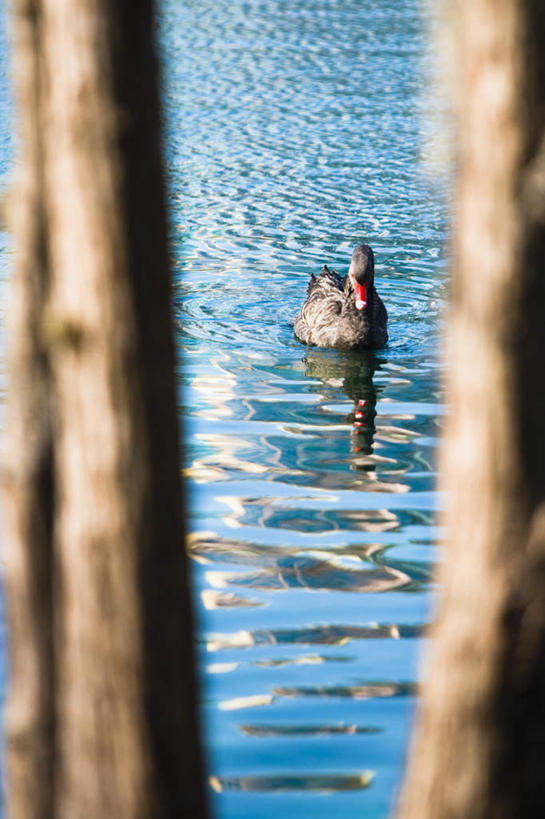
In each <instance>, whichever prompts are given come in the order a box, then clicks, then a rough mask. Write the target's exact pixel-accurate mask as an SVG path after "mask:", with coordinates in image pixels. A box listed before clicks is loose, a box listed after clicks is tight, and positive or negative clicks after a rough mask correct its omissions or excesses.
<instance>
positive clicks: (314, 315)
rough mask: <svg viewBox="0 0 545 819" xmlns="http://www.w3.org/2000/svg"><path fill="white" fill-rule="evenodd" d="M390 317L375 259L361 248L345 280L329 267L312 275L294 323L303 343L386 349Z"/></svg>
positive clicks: (365, 247)
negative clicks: (379, 289) (377, 278)
mask: <svg viewBox="0 0 545 819" xmlns="http://www.w3.org/2000/svg"><path fill="white" fill-rule="evenodd" d="M387 321H388V314H387V312H386V308H385V307H384V304H383V303H382V299H381V298H380V296H379V294H378V293H377V291H376V290H375V258H374V256H373V251H372V250H371V248H370V247H369V245H359V246H358V247H357V248H356V249H355V250H354V252H353V254H352V261H351V262H350V267H349V269H348V274H347V275H346V276H345V277H344V278H343V277H342V276H339V274H338V273H337V272H336V271H335V270H329V268H328V267H327V265H324V268H323V270H322V272H321V274H320V276H319V277H318V278H316V276H314V275H311V278H310V282H309V285H308V290H307V298H306V301H305V303H304V304H303V306H302V308H301V312H300V313H299V315H298V316H297V318H296V319H295V321H294V324H293V331H294V333H295V335H296V337H297V338H298V339H299V341H302V342H304V344H311V345H314V346H316V347H337V348H340V349H344V350H349V349H357V348H362V347H372V348H377V347H382V346H383V345H384V344H386V342H387V341H388V331H387V329H386V324H387Z"/></svg>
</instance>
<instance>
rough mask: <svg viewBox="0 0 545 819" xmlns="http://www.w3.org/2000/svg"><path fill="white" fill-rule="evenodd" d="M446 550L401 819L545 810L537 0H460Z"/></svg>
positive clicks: (543, 140)
mask: <svg viewBox="0 0 545 819" xmlns="http://www.w3.org/2000/svg"><path fill="white" fill-rule="evenodd" d="M453 19H454V23H455V28H456V37H457V62H456V67H457V70H458V71H459V75H460V87H459V91H460V94H459V103H458V150H459V156H458V191H457V213H456V231H455V239H454V260H455V261H454V271H453V294H452V307H451V316H450V333H449V344H448V363H449V384H448V387H449V400H450V403H451V405H452V411H451V413H450V416H449V419H448V422H447V428H446V432H445V439H444V442H443V452H442V475H443V486H444V488H446V489H447V491H448V493H449V496H448V511H447V513H446V524H447V531H448V541H447V549H446V551H447V555H446V560H445V563H444V565H443V566H442V568H441V571H440V581H441V586H442V598H441V600H440V607H439V616H438V619H437V623H436V625H435V627H434V630H433V634H432V637H433V639H432V645H431V649H430V656H429V658H428V662H427V666H426V669H425V671H426V673H425V675H424V676H425V681H426V682H425V686H424V692H423V701H422V704H421V706H420V709H419V714H418V720H417V730H416V733H415V738H414V741H413V747H412V749H411V756H410V762H409V769H408V777H407V781H406V785H405V789H404V793H403V794H402V801H401V810H400V815H401V817H403V819H432V818H433V819H461V817H464V819H484V818H485V817H486V819H492V817H494V819H501V818H502V817H505V819H508V817H509V819H512V817H515V816H516V817H535V816H541V815H543V814H544V813H545V791H544V790H543V780H544V778H545V435H544V432H543V423H544V419H545V383H544V373H545V48H544V45H543V44H544V43H545V7H544V6H543V4H541V3H539V2H538V0H462V2H460V3H458V4H456V12H455V13H454V17H453Z"/></svg>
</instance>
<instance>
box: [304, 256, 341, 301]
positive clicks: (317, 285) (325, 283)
mask: <svg viewBox="0 0 545 819" xmlns="http://www.w3.org/2000/svg"><path fill="white" fill-rule="evenodd" d="M343 285H344V279H343V278H342V276H339V274H338V273H337V271H336V270H330V269H329V267H328V266H327V265H326V264H324V266H323V268H322V272H321V273H320V275H319V276H318V277H316V276H315V275H314V273H313V274H312V275H311V277H310V281H309V283H308V288H307V295H309V296H310V294H311V293H312V292H313V291H315V290H318V291H320V292H321V293H322V295H324V296H325V295H326V294H327V292H328V291H336V290H339V291H341V292H342V290H343Z"/></svg>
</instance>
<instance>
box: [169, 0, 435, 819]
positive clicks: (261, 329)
mask: <svg viewBox="0 0 545 819" xmlns="http://www.w3.org/2000/svg"><path fill="white" fill-rule="evenodd" d="M419 10H420V9H419V5H418V3H417V2H416V0H401V2H397V1H396V2H393V0H370V2H368V3H367V4H366V5H365V12H364V11H363V9H362V6H361V3H359V2H357V0H348V2H342V3H341V2H335V0H310V2H305V3H290V2H288V1H287V0H249V1H248V2H238V0H235V1H234V2H231V3H229V4H227V3H224V2H219V3H217V2H211V0H200V1H199V3H196V2H191V0H186V2H183V3H181V4H180V3H175V2H174V0H165V3H164V5H163V17H162V43H163V56H164V62H165V67H166V81H165V99H166V114H167V127H168V140H167V143H168V170H169V178H170V205H171V214H172V237H173V252H174V263H175V269H176V274H177V278H176V287H175V301H176V308H177V318H178V320H179V322H180V333H179V344H180V349H181V350H182V351H183V355H184V372H183V386H182V382H181V389H182V391H181V400H182V402H183V407H184V410H183V411H184V414H185V420H186V428H185V432H186V439H187V460H186V470H185V471H186V475H187V477H188V483H189V489H190V498H191V512H192V518H191V526H190V528H191V536H190V538H189V549H190V553H191V555H192V557H193V558H194V561H193V565H194V569H195V586H196V599H197V603H198V606H199V618H200V648H201V663H202V666H201V667H202V675H203V684H204V694H203V713H204V719H205V725H206V732H207V751H208V761H209V774H210V786H211V788H212V790H213V793H214V796H213V805H214V812H215V815H216V816H218V817H222V819H227V817H233V819H234V817H236V818H237V819H242V818H243V817H248V818H250V817H252V819H266V818H267V817H274V818H275V819H276V817H279V816H281V815H283V816H294V815H296V812H298V811H304V813H305V815H309V816H312V817H328V819H331V817H337V816H343V817H352V816H354V817H355V816H363V815H365V816H367V817H383V816H386V815H387V813H388V810H389V807H390V805H391V802H392V798H393V794H394V791H395V788H396V787H397V786H398V784H399V780H400V776H401V766H402V759H403V755H404V752H405V745H406V740H407V732H408V726H409V720H410V715H411V709H412V705H413V702H414V695H415V690H416V656H417V650H418V645H419V641H420V639H421V638H422V635H423V633H424V629H425V625H426V623H427V616H428V614H427V612H428V606H429V594H428V591H429V588H430V571H431V566H432V562H433V560H434V557H435V555H434V547H435V543H436V540H437V535H438V532H437V529H436V527H435V526H434V512H435V510H436V509H437V506H438V503H439V500H438V497H437V493H436V491H435V465H434V451H435V446H436V442H437V437H438V427H439V424H440V418H441V414H442V412H441V408H440V406H439V392H438V381H439V376H440V370H439V365H438V363H437V352H436V350H437V338H438V332H439V330H438V324H439V315H440V311H441V308H442V304H443V301H444V292H445V285H444V278H445V277H444V260H443V258H442V254H441V248H442V245H443V244H444V241H445V232H446V231H445V219H444V213H445V207H444V197H443V196H442V194H441V190H440V187H439V184H438V182H437V180H433V179H431V178H430V177H429V175H428V173H427V171H426V166H425V165H424V164H423V162H422V155H423V152H424V151H425V149H424V148H423V147H422V145H423V143H422V140H421V138H420V132H421V126H420V120H419V111H420V109H421V108H422V97H421V94H420V91H419V89H420V87H421V86H422V84H423V82H424V78H425V76H426V72H427V71H428V70H429V66H428V62H429V57H428V55H427V44H426V33H425V27H424V24H423V22H422V20H421V18H420V16H419ZM360 241H368V242H369V243H370V244H371V245H372V246H373V248H374V250H375V253H376V257H377V284H378V288H379V292H380V293H381V295H382V297H383V299H384V301H385V303H386V305H387V307H388V310H389V315H390V343H389V345H388V347H387V348H385V349H384V350H381V351H380V352H378V353H377V354H375V353H339V352H336V351H328V350H319V349H309V348H304V347H303V346H301V345H300V344H299V343H298V342H297V341H296V340H295V339H294V337H293V334H292V331H291V327H290V323H289V322H290V319H292V318H293V317H294V316H295V314H296V312H297V310H298V307H299V305H300V303H301V301H302V299H303V298H304V295H305V289H306V284H307V281H308V277H309V275H310V273H311V272H317V271H319V269H320V268H321V266H322V264H323V263H324V262H327V263H328V264H330V265H333V266H335V267H336V268H337V269H338V270H339V271H340V272H345V271H346V268H347V265H348V261H349V257H350V253H351V250H352V248H353V247H354V245H355V244H357V243H359V242H360ZM324 795H326V796H327V798H324Z"/></svg>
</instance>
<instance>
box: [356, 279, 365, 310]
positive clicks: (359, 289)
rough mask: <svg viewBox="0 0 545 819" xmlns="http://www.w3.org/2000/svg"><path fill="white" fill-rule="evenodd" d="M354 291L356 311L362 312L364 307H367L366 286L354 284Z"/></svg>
mask: <svg viewBox="0 0 545 819" xmlns="http://www.w3.org/2000/svg"><path fill="white" fill-rule="evenodd" d="M354 290H355V291H356V309H357V310H363V308H364V307H367V285H366V284H358V283H357V282H354Z"/></svg>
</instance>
